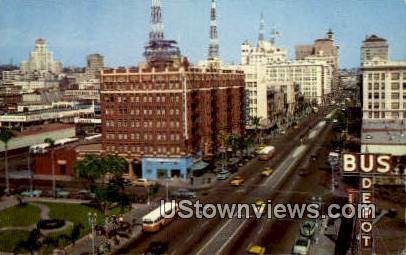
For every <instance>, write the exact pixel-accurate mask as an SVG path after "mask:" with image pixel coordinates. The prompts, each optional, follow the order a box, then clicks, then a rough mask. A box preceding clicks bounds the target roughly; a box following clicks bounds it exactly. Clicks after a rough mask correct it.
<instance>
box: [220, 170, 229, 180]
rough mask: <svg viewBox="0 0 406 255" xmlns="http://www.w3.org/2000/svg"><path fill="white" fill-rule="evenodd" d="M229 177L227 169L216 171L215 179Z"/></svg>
mask: <svg viewBox="0 0 406 255" xmlns="http://www.w3.org/2000/svg"><path fill="white" fill-rule="evenodd" d="M228 177H230V172H229V171H227V170H221V171H220V172H218V173H217V180H225V179H227V178H228Z"/></svg>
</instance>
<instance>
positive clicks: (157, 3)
mask: <svg viewBox="0 0 406 255" xmlns="http://www.w3.org/2000/svg"><path fill="white" fill-rule="evenodd" d="M163 39H164V31H163V25H162V15H161V0H152V5H151V32H149V40H150V41H157V40H163Z"/></svg>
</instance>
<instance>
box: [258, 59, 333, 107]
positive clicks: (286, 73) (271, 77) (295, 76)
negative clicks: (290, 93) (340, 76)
mask: <svg viewBox="0 0 406 255" xmlns="http://www.w3.org/2000/svg"><path fill="white" fill-rule="evenodd" d="M332 74H333V70H332V67H331V65H329V64H328V63H327V62H326V61H322V60H309V59H306V60H296V61H292V62H286V63H281V64H273V65H267V66H266V71H265V77H266V81H267V82H268V83H271V84H277V83H286V82H293V83H294V84H298V85H299V90H300V92H301V93H302V94H303V96H304V98H305V100H307V101H308V102H310V103H313V104H322V103H323V100H324V98H325V96H326V95H328V94H329V93H330V90H331V83H332V79H333V76H332Z"/></svg>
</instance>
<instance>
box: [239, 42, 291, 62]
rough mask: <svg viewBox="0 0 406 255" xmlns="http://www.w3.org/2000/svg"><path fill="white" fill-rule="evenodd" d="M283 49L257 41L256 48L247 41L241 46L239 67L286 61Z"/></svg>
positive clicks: (285, 53) (269, 43)
mask: <svg viewBox="0 0 406 255" xmlns="http://www.w3.org/2000/svg"><path fill="white" fill-rule="evenodd" d="M286 58H287V52H286V49H284V48H279V47H276V46H275V45H273V44H272V43H271V42H270V41H265V40H264V41H259V42H258V45H257V46H256V47H253V46H251V44H250V43H249V42H248V41H245V42H243V43H242V44H241V65H243V66H244V65H256V64H272V63H283V62H285V61H286Z"/></svg>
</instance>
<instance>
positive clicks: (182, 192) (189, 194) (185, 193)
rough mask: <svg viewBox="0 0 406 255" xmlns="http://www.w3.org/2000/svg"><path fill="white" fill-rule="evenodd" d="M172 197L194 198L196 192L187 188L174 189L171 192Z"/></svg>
mask: <svg viewBox="0 0 406 255" xmlns="http://www.w3.org/2000/svg"><path fill="white" fill-rule="evenodd" d="M171 195H172V197H174V198H189V199H190V198H196V197H197V195H196V192H193V191H190V190H188V189H178V190H176V191H174V192H173V193H172V194H171Z"/></svg>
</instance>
